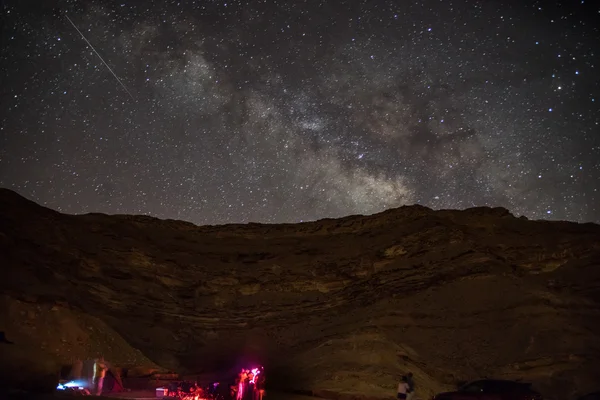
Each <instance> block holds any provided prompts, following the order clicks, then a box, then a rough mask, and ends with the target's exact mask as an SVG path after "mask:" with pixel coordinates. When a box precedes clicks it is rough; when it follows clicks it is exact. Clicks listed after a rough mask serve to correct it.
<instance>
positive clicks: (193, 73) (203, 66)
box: [0, 0, 600, 224]
mask: <svg viewBox="0 0 600 400" xmlns="http://www.w3.org/2000/svg"><path fill="white" fill-rule="evenodd" d="M548 3H550V2H547V1H537V2H535V1H528V0H524V1H505V2H500V1H493V0H485V1H476V0H462V1H461V0H453V1H447V0H435V1H434V0H421V1H414V2H412V1H396V2H391V1H383V0H381V1H379V0H369V1H358V0H357V1H316V0H315V1H301V0H297V1H271V0H269V1H267V0H263V1H260V0H254V1H248V2H239V1H231V0H225V1H216V0H214V1H209V0H205V1H183V0H182V1H170V0H165V1H158V0H156V1H131V0H121V1H79V0H77V1H71V0H66V1H62V2H58V1H50V0H46V1H39V2H33V1H24V0H13V1H9V0H5V1H3V2H2V18H3V21H2V54H1V60H0V62H1V72H0V73H1V82H0V91H1V104H0V120H1V131H0V186H2V187H7V188H10V189H13V190H16V191H17V192H19V193H20V194H22V195H24V196H26V197H28V198H30V199H32V200H34V201H36V202H39V203H41V204H43V205H45V206H48V207H50V208H53V209H56V210H59V211H62V212H66V213H87V212H104V213H109V214H114V213H127V214H149V215H153V216H157V217H160V218H175V219H183V220H188V221H192V222H194V223H197V224H221V223H230V222H249V221H254V222H299V221H307V220H314V219H319V218H325V217H340V216H344V215H348V214H372V213H375V212H379V211H382V210H384V209H387V208H392V207H398V206H401V205H404V204H414V203H418V204H422V205H425V206H428V207H432V208H434V209H441V208H460V209H462V208H467V207H472V206H480V205H487V206H503V207H506V208H508V209H509V210H510V211H511V212H513V213H514V214H515V215H525V216H527V217H529V218H532V219H539V218H544V219H566V220H573V221H582V222H584V221H593V222H600V193H599V189H600V33H599V31H600V30H599V27H600V23H598V21H599V20H600V18H599V17H600V14H599V12H600V5H598V3H597V2H591V1H587V0H586V1H585V2H583V1H569V2H563V3H564V4H563V5H557V4H553V5H550V7H548V6H549V4H548ZM552 3H555V2H552ZM69 18H70V20H71V21H72V22H73V23H74V25H75V26H76V27H77V28H78V29H79V30H80V31H81V33H82V34H83V35H84V36H85V38H86V39H87V40H88V41H89V42H90V44H91V45H92V46H93V48H95V49H96V51H97V52H98V54H99V55H100V57H101V58H102V59H104V61H105V62H106V64H108V66H109V67H110V69H109V68H107V66H106V65H105V64H104V63H103V61H102V59H101V58H100V57H99V56H98V54H96V53H95V52H94V50H93V49H92V48H91V47H90V46H89V45H88V44H87V43H86V40H84V38H82V36H81V35H80V34H79V33H78V31H77V29H76V28H75V27H74V26H73V25H72V24H71V23H70V21H69ZM113 73H114V75H116V77H118V79H117V78H116V77H115V76H114V75H113ZM119 80H120V81H119Z"/></svg>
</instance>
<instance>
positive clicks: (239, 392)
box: [235, 368, 248, 400]
mask: <svg viewBox="0 0 600 400" xmlns="http://www.w3.org/2000/svg"><path fill="white" fill-rule="evenodd" d="M247 379H248V373H247V372H246V370H245V369H244V368H242V371H241V372H240V374H239V382H238V390H237V396H236V397H235V398H236V400H242V399H243V398H244V388H245V382H246V380H247Z"/></svg>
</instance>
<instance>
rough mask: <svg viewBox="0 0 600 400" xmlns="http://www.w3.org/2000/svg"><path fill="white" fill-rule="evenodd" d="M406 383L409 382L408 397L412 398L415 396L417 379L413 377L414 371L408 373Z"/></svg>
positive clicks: (408, 398) (409, 399)
mask: <svg viewBox="0 0 600 400" xmlns="http://www.w3.org/2000/svg"><path fill="white" fill-rule="evenodd" d="M406 383H408V392H407V393H406V399H407V400H412V398H413V397H414V396H415V381H414V379H413V373H412V372H409V373H408V374H407V375H406Z"/></svg>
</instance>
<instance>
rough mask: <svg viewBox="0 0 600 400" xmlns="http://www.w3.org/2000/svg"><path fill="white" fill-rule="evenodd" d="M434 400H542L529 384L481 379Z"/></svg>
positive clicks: (438, 396)
mask: <svg viewBox="0 0 600 400" xmlns="http://www.w3.org/2000/svg"><path fill="white" fill-rule="evenodd" d="M433 399H434V400H542V395H541V394H539V393H538V392H536V391H535V390H533V389H532V387H531V384H530V383H524V382H516V381H508V380H500V379H482V380H479V381H474V382H471V383H467V384H466V385H464V386H462V387H460V388H459V389H458V390H457V391H455V392H446V393H440V394H438V395H436V396H434V398H433Z"/></svg>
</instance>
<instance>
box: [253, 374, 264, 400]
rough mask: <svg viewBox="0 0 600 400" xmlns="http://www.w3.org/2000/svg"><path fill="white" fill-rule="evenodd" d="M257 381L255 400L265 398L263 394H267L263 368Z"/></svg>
mask: <svg viewBox="0 0 600 400" xmlns="http://www.w3.org/2000/svg"><path fill="white" fill-rule="evenodd" d="M255 381H256V383H255V384H254V389H255V393H256V394H255V396H254V400H263V396H264V395H265V370H264V369H262V368H261V370H260V372H259V373H258V376H257V377H256V379H255Z"/></svg>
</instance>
